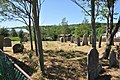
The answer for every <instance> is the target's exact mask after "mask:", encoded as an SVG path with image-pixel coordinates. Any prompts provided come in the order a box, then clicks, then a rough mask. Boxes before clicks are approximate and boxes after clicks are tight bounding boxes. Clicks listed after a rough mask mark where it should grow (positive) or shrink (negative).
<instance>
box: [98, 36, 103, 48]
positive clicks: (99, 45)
mask: <svg viewBox="0 0 120 80" xmlns="http://www.w3.org/2000/svg"><path fill="white" fill-rule="evenodd" d="M101 42H102V35H101V36H100V39H99V44H98V47H99V48H101Z"/></svg>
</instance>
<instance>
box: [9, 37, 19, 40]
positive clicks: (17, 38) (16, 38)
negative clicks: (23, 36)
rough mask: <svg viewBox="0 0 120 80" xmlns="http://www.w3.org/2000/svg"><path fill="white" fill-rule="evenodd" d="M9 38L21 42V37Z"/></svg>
mask: <svg viewBox="0 0 120 80" xmlns="http://www.w3.org/2000/svg"><path fill="white" fill-rule="evenodd" d="M8 38H10V39H11V40H12V41H20V38H19V37H8Z"/></svg>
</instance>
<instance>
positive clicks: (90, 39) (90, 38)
mask: <svg viewBox="0 0 120 80" xmlns="http://www.w3.org/2000/svg"><path fill="white" fill-rule="evenodd" d="M89 41H90V44H92V36H91V35H90V36H89Z"/></svg>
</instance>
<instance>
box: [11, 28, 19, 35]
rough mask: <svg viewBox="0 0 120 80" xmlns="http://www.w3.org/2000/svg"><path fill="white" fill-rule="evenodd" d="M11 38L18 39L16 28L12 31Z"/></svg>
mask: <svg viewBox="0 0 120 80" xmlns="http://www.w3.org/2000/svg"><path fill="white" fill-rule="evenodd" d="M11 36H12V37H17V36H18V34H17V32H16V30H15V29H14V28H12V30H11Z"/></svg>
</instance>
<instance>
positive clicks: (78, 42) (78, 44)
mask: <svg viewBox="0 0 120 80" xmlns="http://www.w3.org/2000/svg"><path fill="white" fill-rule="evenodd" d="M77 46H80V37H78V38H77Z"/></svg>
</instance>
